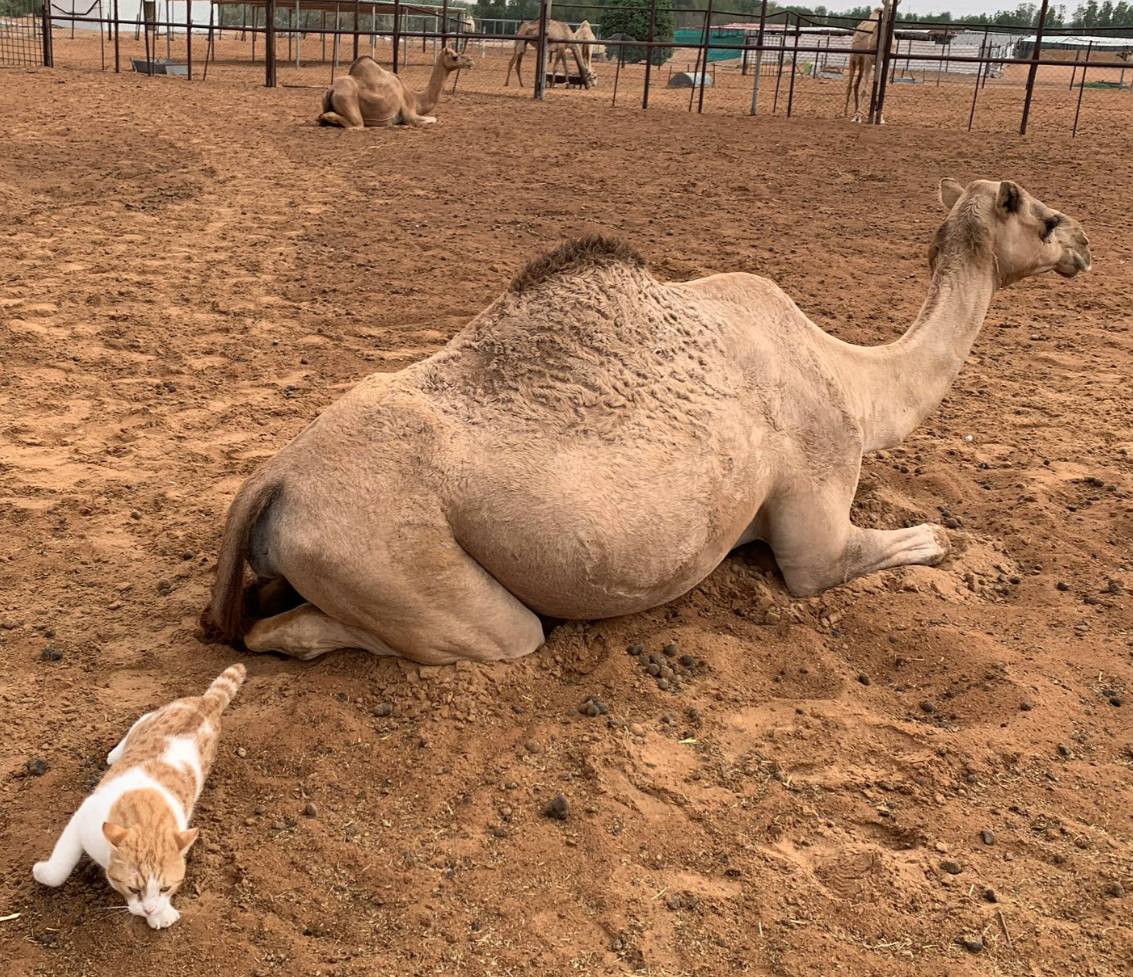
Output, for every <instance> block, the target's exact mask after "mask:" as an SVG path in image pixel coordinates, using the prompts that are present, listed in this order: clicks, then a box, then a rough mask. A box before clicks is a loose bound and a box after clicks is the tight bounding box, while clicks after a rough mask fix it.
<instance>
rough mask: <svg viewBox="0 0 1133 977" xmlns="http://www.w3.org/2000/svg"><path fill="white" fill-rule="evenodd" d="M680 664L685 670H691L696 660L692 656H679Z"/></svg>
mask: <svg viewBox="0 0 1133 977" xmlns="http://www.w3.org/2000/svg"><path fill="white" fill-rule="evenodd" d="M681 664H682V665H684V667H685V668H692V666H693V665H695V664H696V659H695V658H693V657H692V655H681Z"/></svg>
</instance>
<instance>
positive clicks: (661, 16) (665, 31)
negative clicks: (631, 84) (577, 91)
mask: <svg viewBox="0 0 1133 977" xmlns="http://www.w3.org/2000/svg"><path fill="white" fill-rule="evenodd" d="M552 9H553V8H552ZM675 25H676V20H675V18H674V17H673V0H657V16H656V20H655V21H654V24H653V40H654V41H670V42H671V41H672V40H673V30H674V28H675ZM614 34H629V36H630V37H632V38H634V39H635V40H638V41H645V40H648V38H649V4H648V2H647V0H646V2H644V3H643V0H609V2H608V3H607V4H606V9H605V10H603V11H602V36H603V37H611V36H613V35H614ZM645 54H646V49H645V48H644V47H641V48H635V47H627V48H623V49H622V53H620V52H619V51H618V49H617V48H609V49H608V51H607V53H606V57H608V58H610V59H611V60H613V59H615V58H618V57H624V58H625V59H626V61H628V62H630V63H631V64H638V63H639V62H641V61H644V60H645ZM672 56H673V49H672V48H670V47H655V48H654V49H653V57H652V59H651V60H652V61H653V63H654V64H656V65H662V64H664V63H665V62H666V61H668V60H669V58H671V57H672Z"/></svg>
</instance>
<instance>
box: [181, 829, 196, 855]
mask: <svg viewBox="0 0 1133 977" xmlns="http://www.w3.org/2000/svg"><path fill="white" fill-rule="evenodd" d="M200 833H201V829H200V828H190V829H189V830H188V831H178V832H177V835H176V838H175V840H176V842H177V848H178V850H179V851H180V852H181V854H182V855H184V854H185V852H187V851H188V850H189V849H190V848H192V846H193V842H194V841H196V840H197V835H199V834H200Z"/></svg>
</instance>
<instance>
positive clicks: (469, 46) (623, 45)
mask: <svg viewBox="0 0 1133 977" xmlns="http://www.w3.org/2000/svg"><path fill="white" fill-rule="evenodd" d="M91 2H92V0H46V3H45V10H44V17H45V19H47V20H48V21H49V22H54V25H55V27H56V29H57V34H58V28H59V27H63V28H64V32H65V31H66V28H68V27H69V28H70V33H71V38H70V40H71V41H73V42H74V43H73V45H68V44H67V43H66V42H65V41H63V40H62V39H60V40H59V42H58V43H57V44H56V49H57V51H56V56H57V57H59V58H66V59H67V60H66V63H69V64H75V65H76V66H80V65H82V66H89V67H99V68H102V69H109V68H110V67H111V66H113V68H114V70H129V69H130V67H131V66H132V67H133V68H134V70H141V71H146V72H150V73H162V74H183V75H185V76H186V77H188V78H190V79H196V78H206V77H209V76H210V74H217V73H221V74H223V75H224V76H225V77H232V78H240V79H242V80H249V81H251V80H260V79H262V81H263V83H264V84H266V85H268V86H274V85H277V84H285V85H298V86H310V87H312V88H323V87H325V86H326V85H327V84H328V83H329V82H330V81H331V80H333V78H334V76H335V75H336V74H337V73H338V72H340V71H344V70H346V69H347V66H348V65H349V63H350V62H351V61H353V60H354V59H355V58H356V57H358V56H360V55H369V56H370V57H373V58H374V59H375V60H377V61H378V62H379V63H380V64H382V65H384V66H386V67H388V68H389V69H390V70H393V71H395V72H397V73H398V74H400V75H401V76H402V77H403V78H404V79H405V81H406V84H408V85H410V86H411V87H418V88H423V87H425V85H426V84H427V81H428V79H429V77H430V76H431V75H432V73H433V70H434V62H435V61H436V59H437V56H438V53H439V51H440V48H441V47H442V46H443V45H445V44H451V45H455V46H456V47H458V48H460V49H461V50H464V51H466V52H467V53H468V54H470V55H471V56H472V57H473V59H474V61H475V62H476V65H475V69H474V70H472V71H463V70H462V71H459V72H457V73H456V74H455V76H454V77H452V78H451V79H449V80H448V81H447V82H446V91H449V92H452V91H457V90H459V91H462V92H464V93H474V94H476V95H483V96H485V97H522V96H525V95H526V96H534V97H535V98H537V99H550V98H553V99H563V98H569V99H575V100H578V101H580V102H581V101H584V100H585V101H594V100H598V101H604V102H607V103H608V104H611V105H615V106H622V107H633V106H639V107H641V108H651V109H652V108H668V109H678V110H682V111H686V112H707V113H719V114H750V115H764V114H773V115H786V116H791V117H793V116H804V117H811V118H821V119H830V120H834V119H839V118H843V117H845V116H847V115H852V114H853V104H852V100H851V99H849V98H848V84H847V82H848V77H847V76H848V74H849V69H850V67H851V59H852V58H854V57H856V58H857V59H859V60H861V59H863V58H864V60H865V61H866V62H868V64H867V65H866V67H867V68H868V69H871V70H867V72H866V73H865V75H864V77H863V79H862V84H861V98H862V117H863V120H865V121H866V122H874V123H880V122H881V121H882V120H883V119H884V120H886V121H889V122H900V123H902V124H911V125H927V126H941V127H948V128H956V127H960V128H963V127H966V128H969V129H978V130H981V131H989V130H990V131H1009V130H1018V131H1021V132H1023V133H1025V132H1026V131H1027V128H1028V126H1029V125H1039V126H1041V127H1043V128H1044V129H1045V130H1050V129H1061V130H1064V131H1069V132H1072V133H1077V132H1078V131H1079V130H1080V129H1081V128H1083V127H1085V128H1094V129H1095V130H1096V129H1099V128H1101V127H1105V126H1109V125H1117V124H1121V125H1124V124H1125V122H1124V121H1123V120H1124V117H1125V116H1124V114H1125V113H1127V112H1128V110H1129V108H1131V107H1133V101H1130V99H1131V98H1133V62H1131V61H1130V54H1131V52H1133V38H1126V37H1123V36H1121V35H1122V34H1123V33H1125V34H1127V33H1133V32H1130V31H1128V30H1126V31H1113V30H1111V31H1102V30H1095V31H1094V33H1093V34H1092V35H1091V36H1089V37H1080V36H1077V35H1076V33H1075V32H1068V31H1059V32H1050V31H1044V30H1043V29H1042V27H1041V25H1040V27H1039V28H1038V29H1037V30H1009V29H1001V28H992V27H985V26H982V25H980V26H978V27H977V26H968V25H963V24H955V23H948V24H934V23H914V22H908V21H900V22H896V21H893V20H888V21H887V20H885V17H884V14H883V16H882V22H881V23H880V24H878V23H876V22H863V23H861V24H858V23H855V22H852V21H847V20H845V19H843V18H837V17H824V18H821V19H820V20H816V19H813V18H809V17H808V16H806V15H803V14H799V13H794V12H791V11H780V12H777V13H776V14H775V15H773V16H767V15H765V14H764V15H752V14H741V13H736V12H731V11H728V10H726V9H720V8H715V7H714V5H713V4H712V3H711V0H709V3H708V5H707V6H706V7H705V8H703V9H700V10H695V9H694V10H682V11H680V29H679V30H677V31H676V32H675V33H674V34H669V35H667V36H662V35H661V33H660V32H659V31H657V30H656V29H655V23H656V13H657V11H656V8H655V6H649V5H643V6H642V7H640V8H637V13H638V14H640V16H639V17H638V20H637V23H638V24H639V25H648V26H647V28H645V29H641V30H640V33H642V34H643V35H644V36H642V37H636V36H631V35H630V34H627V33H624V32H621V31H617V30H615V29H614V27H613V26H611V25H612V24H613V23H614V22H613V17H614V15H613V14H612V13H607V14H606V16H607V17H609V18H610V23H608V24H606V25H603V24H590V25H589V27H590V28H591V33H592V34H593V38H594V39H589V36H590V35H589V34H588V33H587V32H580V30H579V29H580V21H579V20H578V19H577V17H578V16H581V15H582V14H583V13H584V12H586V11H588V10H592V9H593V8H583V7H578V6H574V5H572V4H569V3H557V2H556V3H555V4H554V6H553V8H551V7H550V4H549V3H547V2H546V0H545V2H544V5H543V6H542V8H541V11H540V16H539V18H538V19H537V20H533V21H531V22H528V23H527V24H526V25H521V24H520V23H519V22H517V21H514V20H510V21H501V20H497V21H482V22H476V21H475V20H473V19H472V18H471V16H470V15H469V14H468V11H467V10H466V9H464V8H458V7H454V6H450V5H449V4H448V3H447V0H445V2H443V3H442V4H440V5H436V6H423V5H417V4H408V3H401V2H400V0H395V2H389V0H379V2H362V0H290V2H284V0H278V2H277V0H251V2H247V3H239V2H237V0H211V2H210V0H93V5H92V6H90V7H89V8H87V7H86V4H88V3H91ZM127 4H132V6H130V7H129V9H127ZM68 5H69V9H68ZM620 9H621V10H622V11H624V10H625V8H620ZM162 15H164V16H162ZM76 27H78V28H79V29H78V30H77V31H76ZM564 29H565V33H564ZM84 34H85V35H87V40H86V41H85V44H84V41H83V39H82V36H81V35H84ZM862 37H866V38H867V39H868V42H869V43H868V44H867V45H866V46H865V47H864V48H862V45H861V43H860V42H859V44H858V45H857V46H858V47H859V48H862V49H861V50H857V51H851V45H852V43H853V42H854V39H855V38H859V39H860V38H862ZM96 39H97V44H96V43H95V40H96ZM560 55H561V56H560ZM583 61H586V62H587V63H588V65H589V72H590V73H592V75H593V81H594V83H593V84H591V85H589V87H588V86H587V81H588V80H589V79H588V78H587V72H584V71H583V70H582V62H583ZM1111 110H1112V111H1111Z"/></svg>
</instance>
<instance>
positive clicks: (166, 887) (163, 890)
mask: <svg viewBox="0 0 1133 977" xmlns="http://www.w3.org/2000/svg"><path fill="white" fill-rule="evenodd" d="M172 888H173V886H171V885H165V886H162V888H161V891H162V893H166V892H168V891H169V890H170V889H172Z"/></svg>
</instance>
